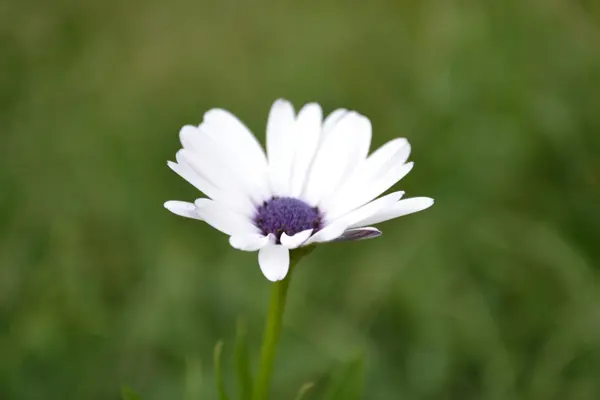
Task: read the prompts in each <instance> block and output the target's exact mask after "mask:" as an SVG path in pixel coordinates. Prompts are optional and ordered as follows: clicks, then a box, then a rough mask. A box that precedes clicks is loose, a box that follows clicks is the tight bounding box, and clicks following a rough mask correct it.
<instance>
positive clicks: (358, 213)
mask: <svg viewBox="0 0 600 400" xmlns="http://www.w3.org/2000/svg"><path fill="white" fill-rule="evenodd" d="M403 195H404V192H394V193H390V194H388V195H385V196H383V197H381V198H379V199H376V200H373V201H372V202H370V203H367V204H365V205H364V206H362V207H359V208H357V209H356V210H354V211H352V212H350V213H348V214H346V215H344V216H343V217H340V219H341V220H343V221H345V222H346V224H347V226H348V227H349V228H356V227H359V226H365V224H364V223H363V221H365V220H367V219H368V218H370V217H372V216H373V215H375V214H377V213H378V212H380V211H381V210H385V209H387V208H389V207H391V206H392V205H393V204H395V203H396V202H397V201H398V200H400V199H401V198H402V196H403Z"/></svg>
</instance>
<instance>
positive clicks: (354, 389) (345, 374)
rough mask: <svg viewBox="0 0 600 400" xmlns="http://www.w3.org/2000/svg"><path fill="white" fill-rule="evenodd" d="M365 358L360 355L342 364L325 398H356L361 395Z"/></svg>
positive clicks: (338, 399)
mask: <svg viewBox="0 0 600 400" xmlns="http://www.w3.org/2000/svg"><path fill="white" fill-rule="evenodd" d="M364 374H365V359H364V355H360V356H359V357H357V358H356V359H355V360H352V361H350V362H349V363H347V364H346V365H345V366H343V367H342V368H341V370H340V372H339V373H337V374H336V375H335V376H334V378H333V379H332V381H331V383H330V385H329V387H328V389H327V391H326V392H325V393H326V394H325V397H324V399H325V400H358V399H361V398H362V397H363V390H364Z"/></svg>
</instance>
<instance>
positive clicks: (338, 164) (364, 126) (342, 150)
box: [302, 112, 371, 206]
mask: <svg viewBox="0 0 600 400" xmlns="http://www.w3.org/2000/svg"><path fill="white" fill-rule="evenodd" d="M370 142H371V123H370V122H369V120H368V119H367V118H366V117H364V116H362V115H360V114H358V113H355V112H349V113H347V114H345V115H344V116H343V117H342V118H341V120H340V121H339V122H338V123H337V124H336V125H335V127H334V128H333V130H332V132H331V133H330V134H329V135H328V137H327V139H325V141H324V142H323V144H322V145H321V146H320V147H319V150H318V152H317V155H316V157H315V161H314V163H313V165H312V167H311V170H310V174H309V178H308V181H307V183H306V189H305V191H304V194H303V196H302V198H303V199H305V201H307V202H308V203H309V204H310V205H313V206H315V205H318V204H319V203H320V202H321V201H322V200H323V199H326V198H327V197H329V196H330V195H331V194H332V193H334V192H335V191H336V190H337V189H338V188H339V187H340V185H341V184H342V183H343V181H344V179H346V178H347V177H348V175H349V174H350V173H351V172H352V171H353V170H354V168H356V167H357V165H359V164H360V162H362V161H363V160H364V157H365V156H366V154H367V152H368V151H369V144H370Z"/></svg>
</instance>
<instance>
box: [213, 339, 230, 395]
mask: <svg viewBox="0 0 600 400" xmlns="http://www.w3.org/2000/svg"><path fill="white" fill-rule="evenodd" d="M222 351H223V341H222V340H219V341H218V342H217V344H216V345H215V352H214V361H215V378H216V381H217V392H218V393H219V400H229V396H227V393H226V392H225V383H224V382H223V374H222V373H221V352H222Z"/></svg>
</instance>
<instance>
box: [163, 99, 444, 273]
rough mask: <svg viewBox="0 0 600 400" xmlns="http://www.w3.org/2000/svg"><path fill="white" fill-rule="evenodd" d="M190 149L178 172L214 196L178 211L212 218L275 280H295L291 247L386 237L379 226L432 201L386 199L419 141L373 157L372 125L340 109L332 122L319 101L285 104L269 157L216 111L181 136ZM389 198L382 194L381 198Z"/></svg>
mask: <svg viewBox="0 0 600 400" xmlns="http://www.w3.org/2000/svg"><path fill="white" fill-rule="evenodd" d="M179 138H180V140H181V144H182V146H183V148H182V149H181V150H179V151H178V152H177V155H176V160H177V162H172V161H169V162H168V165H169V167H170V168H171V169H172V170H173V171H175V172H176V173H177V174H179V175H180V176H181V177H182V178H184V179H185V180H186V181H188V182H189V183H191V184H192V185H194V186H195V187H196V188H197V189H198V190H199V191H201V192H202V193H204V195H206V197H205V198H199V199H197V200H196V201H195V202H194V203H188V202H182V201H167V202H166V203H165V207H166V208H167V209H168V210H169V211H171V212H173V213H174V214H177V215H180V216H183V217H188V218H194V219H198V220H201V221H205V222H206V223H207V224H209V225H211V226H212V227H213V228H215V229H217V230H219V231H221V232H223V233H225V234H226V235H228V236H229V243H230V244H231V246H232V247H234V248H236V249H239V250H243V251H258V263H259V265H260V269H261V271H262V272H263V274H264V275H265V277H266V278H267V279H269V280H270V281H279V280H282V279H284V278H285V276H286V274H287V272H288V269H289V265H290V250H292V249H295V248H297V247H300V246H308V245H313V244H316V243H325V242H332V241H342V240H360V239H368V238H374V237H377V236H379V235H381V231H379V230H378V229H377V228H375V227H373V226H372V225H375V224H378V223H380V222H384V221H387V220H390V219H393V218H398V217H401V216H403V215H407V214H411V213H414V212H417V211H421V210H424V209H426V208H428V207H430V206H431V205H432V204H433V199H431V198H428V197H414V198H409V199H404V200H401V198H402V196H403V195H404V192H401V191H398V192H393V193H389V194H386V195H384V196H382V197H379V196H380V195H381V194H382V193H384V192H385V191H387V190H388V189H389V188H391V187H392V186H393V185H394V184H395V183H397V182H398V181H399V180H400V179H402V178H403V177H404V176H405V175H406V174H408V173H409V172H410V170H411V169H412V167H413V163H412V162H407V160H408V156H409V154H410V144H409V143H408V141H407V140H406V139H404V138H397V139H393V140H391V141H389V142H388V143H386V144H384V145H383V146H381V147H380V148H379V149H377V150H375V151H374V152H373V153H371V154H370V155H369V146H370V143H371V122H370V121H369V119H368V118H366V117H365V116H363V115H361V114H359V113H357V112H355V111H348V110H345V109H338V110H335V111H334V112H332V113H331V114H329V116H327V118H325V119H324V120H323V113H322V110H321V107H320V106H319V105H318V104H315V103H311V104H307V105H305V106H304V107H302V109H301V110H300V111H299V112H298V114H297V115H296V114H295V112H294V108H293V107H292V105H291V104H290V103H289V102H288V101H285V100H277V101H276V102H275V103H274V104H273V106H272V107H271V111H270V113H269V119H268V122H267V140H266V147H267V149H266V150H267V151H266V154H265V151H264V150H263V148H262V146H261V144H260V143H259V141H258V140H257V139H256V138H255V137H254V135H253V134H252V133H251V132H250V130H249V129H248V128H247V127H246V126H245V125H244V124H243V123H242V122H241V121H240V120H239V119H237V118H236V117H235V116H234V115H233V114H231V113H230V112H228V111H225V110H222V109H212V110H210V111H208V112H206V113H205V114H204V120H203V121H202V123H201V124H200V125H199V126H192V125H186V126H184V127H183V128H182V129H181V131H180V132H179ZM378 197H379V198H378Z"/></svg>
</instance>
